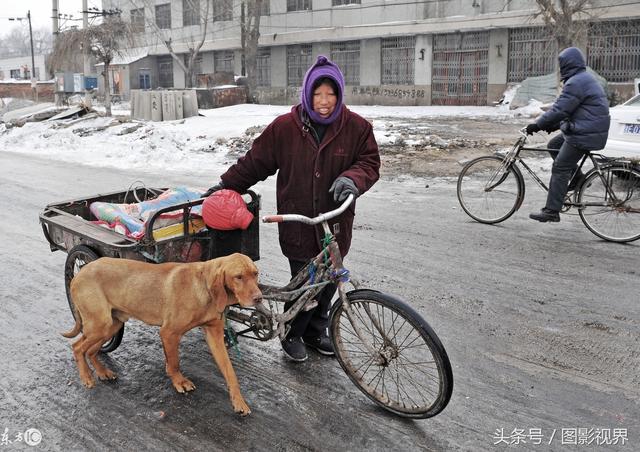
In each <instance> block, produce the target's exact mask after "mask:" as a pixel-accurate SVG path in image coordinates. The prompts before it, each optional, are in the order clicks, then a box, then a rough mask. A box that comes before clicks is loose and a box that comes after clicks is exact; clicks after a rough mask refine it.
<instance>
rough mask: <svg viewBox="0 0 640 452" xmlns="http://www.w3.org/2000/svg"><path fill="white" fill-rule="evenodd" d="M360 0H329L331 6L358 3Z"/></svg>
mask: <svg viewBox="0 0 640 452" xmlns="http://www.w3.org/2000/svg"><path fill="white" fill-rule="evenodd" d="M360 3H361V0H331V6H342V5H359V4H360Z"/></svg>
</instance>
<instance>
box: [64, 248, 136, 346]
mask: <svg viewBox="0 0 640 452" xmlns="http://www.w3.org/2000/svg"><path fill="white" fill-rule="evenodd" d="M99 257H100V256H98V254H97V253H96V252H95V251H93V250H92V249H91V248H89V247H88V246H86V245H77V246H74V247H73V248H71V251H69V254H67V260H66V261H65V264H64V288H65V290H66V292H67V303H69V309H71V314H72V315H73V318H74V319H75V318H76V310H75V308H74V306H73V301H72V300H71V292H70V285H71V280H72V279H73V277H74V276H75V275H77V274H78V272H79V271H80V269H81V268H82V267H83V266H84V265H85V264H88V263H89V262H91V261H95V260H96V259H98V258H99ZM122 336H124V325H122V328H120V330H118V332H117V333H116V334H114V335H113V337H111V339H109V340H108V341H107V342H105V343H104V344H102V347H101V348H100V351H101V352H103V353H109V352H112V351H114V350H115V349H116V348H118V347H119V346H120V343H121V342H122Z"/></svg>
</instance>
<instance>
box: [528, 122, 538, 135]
mask: <svg viewBox="0 0 640 452" xmlns="http://www.w3.org/2000/svg"><path fill="white" fill-rule="evenodd" d="M536 132H540V127H539V126H538V124H536V123H535V122H532V123H531V124H529V125H528V126H527V135H533V134H534V133H536Z"/></svg>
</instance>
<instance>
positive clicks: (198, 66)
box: [183, 53, 202, 74]
mask: <svg viewBox="0 0 640 452" xmlns="http://www.w3.org/2000/svg"><path fill="white" fill-rule="evenodd" d="M183 61H184V65H185V66H187V65H188V64H189V54H188V53H185V54H184V56H183ZM193 73H194V74H202V57H201V56H197V57H196V59H195V61H194V62H193Z"/></svg>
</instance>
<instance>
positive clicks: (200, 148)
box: [0, 103, 535, 176]
mask: <svg viewBox="0 0 640 452" xmlns="http://www.w3.org/2000/svg"><path fill="white" fill-rule="evenodd" d="M127 107H128V105H127V104H125V103H123V104H116V105H114V107H113V109H112V113H113V114H114V115H115V116H118V115H122V116H128V114H129V111H128V109H127ZM349 108H350V109H351V110H353V111H355V112H356V113H358V114H360V115H362V116H364V117H365V118H367V119H368V120H370V121H372V123H373V127H374V133H375V135H376V139H378V140H379V142H380V144H384V143H389V142H394V141H395V140H396V139H398V136H397V135H395V134H394V133H393V127H391V128H390V127H389V124H393V123H394V122H396V123H399V122H402V119H403V118H406V119H414V120H415V119H419V118H425V119H426V118H431V117H442V116H446V117H465V118H488V119H490V118H493V119H495V118H503V119H508V118H513V117H517V116H521V115H522V114H523V109H519V110H508V109H506V108H502V107H468V106H467V107H451V106H443V107H440V106H430V107H395V106H394V107H389V106H349ZM524 108H525V109H528V110H527V112H526V114H527V115H530V114H531V112H530V111H529V110H531V111H534V112H535V106H534V107H530V106H529V107H524ZM96 109H97V110H98V111H100V110H101V108H100V107H98V108H96ZM290 109H291V107H290V106H277V105H257V104H243V105H234V106H231V107H225V108H217V109H211V110H200V113H201V114H202V115H203V116H197V117H191V118H186V119H184V120H177V121H164V122H150V121H149V122H142V121H130V120H129V121H127V122H124V123H122V124H120V123H118V124H117V125H112V124H113V122H112V121H113V119H112V118H106V117H98V118H94V119H87V120H83V121H78V122H75V123H74V122H73V121H71V120H64V121H43V122H30V123H26V124H25V125H24V126H23V127H13V128H6V126H5V125H3V124H0V152H3V151H8V152H17V153H24V154H33V155H38V156H40V157H45V158H51V159H56V160H62V161H67V162H71V163H83V164H87V165H94V166H107V167H115V168H125V169H127V168H128V169H141V170H149V171H185V170H186V171H191V172H197V173H202V174H211V175H212V176H215V175H218V174H221V173H222V172H224V170H225V169H226V168H227V167H228V166H229V164H231V163H232V162H233V161H235V158H237V149H234V150H235V151H236V152H235V153H234V155H233V156H230V155H229V154H228V152H229V151H230V149H231V148H230V144H231V141H233V139H237V138H239V137H245V138H246V139H249V140H247V142H249V141H250V139H252V138H254V137H255V136H256V135H255V134H256V133H258V132H259V131H260V130H261V129H262V127H264V126H266V125H267V124H269V123H270V122H271V121H272V120H273V119H274V118H276V117H277V116H278V115H281V114H284V113H287V112H288V111H290ZM534 115H535V114H534ZM110 124H111V126H109V125H110ZM134 124H138V125H139V127H138V129H137V130H135V131H133V132H129V130H128V129H130V128H131V127H132V125H134ZM100 129H102V130H100ZM247 129H250V130H249V131H247ZM127 132H128V133H127ZM246 147H247V149H246V150H248V144H247V146H246ZM243 150H245V149H243Z"/></svg>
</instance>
